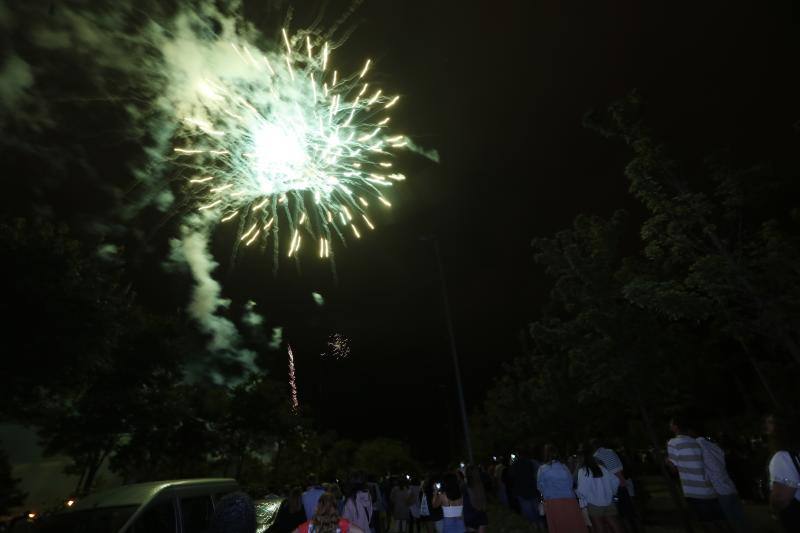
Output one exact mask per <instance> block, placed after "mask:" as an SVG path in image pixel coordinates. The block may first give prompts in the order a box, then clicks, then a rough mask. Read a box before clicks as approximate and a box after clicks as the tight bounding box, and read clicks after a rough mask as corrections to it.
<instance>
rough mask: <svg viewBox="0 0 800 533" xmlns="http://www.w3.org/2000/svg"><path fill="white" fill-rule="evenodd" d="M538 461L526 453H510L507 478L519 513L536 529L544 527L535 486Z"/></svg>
mask: <svg viewBox="0 0 800 533" xmlns="http://www.w3.org/2000/svg"><path fill="white" fill-rule="evenodd" d="M538 470H539V462H538V461H536V460H535V459H532V458H529V457H528V454H527V453H524V452H521V453H520V454H519V455H515V454H513V453H512V454H511V464H510V465H509V467H508V478H509V481H510V483H511V487H512V491H513V494H514V498H515V499H516V501H517V502H518V503H519V509H520V513H522V516H523V517H525V519H526V520H527V521H528V522H529V523H530V524H531V525H532V526H533V527H534V529H536V530H540V529H544V518H542V515H540V514H539V509H538V507H539V505H538V503H539V491H538V490H537V488H536V473H537V471H538Z"/></svg>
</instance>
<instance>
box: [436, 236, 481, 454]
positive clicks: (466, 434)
mask: <svg viewBox="0 0 800 533" xmlns="http://www.w3.org/2000/svg"><path fill="white" fill-rule="evenodd" d="M431 240H433V249H434V251H435V252H436V263H437V264H438V265H439V280H440V281H441V285H442V301H443V302H444V318H445V322H447V333H448V335H449V336H450V353H451V355H452V356H453V371H454V372H455V374H456V386H457V387H458V404H459V406H460V407H461V422H462V423H463V424H464V440H465V442H466V444H467V457H468V458H469V463H470V464H474V463H475V461H474V458H473V456H472V441H471V440H470V438H469V423H468V422H467V407H466V405H465V404H464V388H463V387H462V385H461V369H460V367H459V364H458V351H457V349H456V335H455V333H454V331H453V319H452V317H451V315H450V299H449V298H448V297H447V281H446V279H445V275H444V264H443V263H442V253H441V251H440V250H439V240H438V239H437V238H436V237H435V236H434V237H431Z"/></svg>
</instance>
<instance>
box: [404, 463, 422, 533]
mask: <svg viewBox="0 0 800 533" xmlns="http://www.w3.org/2000/svg"><path fill="white" fill-rule="evenodd" d="M406 479H408V480H409V481H408V501H409V504H408V512H409V515H410V516H409V522H408V523H409V528H408V530H409V531H410V532H412V533H413V531H414V529H415V526H416V528H417V529H419V518H420V515H419V511H420V509H419V499H420V492H421V488H420V483H419V480H418V479H417V477H416V476H406Z"/></svg>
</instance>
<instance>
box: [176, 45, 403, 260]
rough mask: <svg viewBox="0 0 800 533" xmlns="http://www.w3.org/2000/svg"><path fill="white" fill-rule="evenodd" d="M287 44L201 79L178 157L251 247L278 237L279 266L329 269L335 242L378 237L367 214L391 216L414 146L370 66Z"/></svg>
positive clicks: (209, 204) (208, 202) (248, 50)
mask: <svg viewBox="0 0 800 533" xmlns="http://www.w3.org/2000/svg"><path fill="white" fill-rule="evenodd" d="M281 37H282V39H281V43H280V48H277V49H274V50H270V51H266V52H262V51H259V50H257V49H255V48H254V47H251V46H249V45H247V44H242V43H238V44H237V43H233V42H231V43H229V44H230V48H231V50H232V51H233V52H234V53H235V59H234V60H235V61H238V62H240V63H241V64H240V65H239V66H240V67H244V68H238V69H230V70H229V71H227V74H225V75H218V74H210V73H208V75H207V76H206V77H204V78H203V79H199V80H197V84H196V87H195V91H196V93H197V94H196V96H197V98H196V100H195V103H194V104H193V105H191V106H189V109H188V110H187V113H186V116H184V117H183V128H182V130H181V134H180V135H179V146H176V147H175V148H174V154H175V156H176V159H177V161H178V162H179V164H180V165H182V166H183V167H185V168H186V169H188V170H189V171H190V172H191V175H190V177H189V179H188V181H189V184H190V185H191V187H192V189H193V190H194V191H195V192H196V193H197V195H198V197H199V199H200V201H199V202H198V209H199V210H201V211H204V212H207V213H213V216H215V217H217V219H218V221H219V222H220V223H224V222H227V221H230V220H234V219H239V220H240V221H241V227H242V228H244V229H245V230H244V231H243V232H242V233H241V234H240V235H239V240H240V241H241V243H242V244H245V245H246V246H250V245H251V244H253V243H254V242H257V241H259V240H262V239H269V238H270V237H272V239H273V246H274V250H275V254H276V256H277V254H278V253H283V254H285V256H286V257H296V256H297V255H298V254H300V253H303V252H306V251H307V252H308V253H312V254H314V255H315V256H317V257H318V258H320V259H322V260H325V259H328V258H330V257H331V256H332V255H333V244H334V242H335V240H339V241H342V242H343V241H344V240H345V239H346V237H347V236H351V237H355V238H356V239H359V238H361V236H362V235H363V233H364V232H365V231H371V230H373V229H374V228H375V223H374V220H375V219H374V218H371V217H370V215H368V210H369V209H370V207H372V206H374V207H376V208H378V209H385V208H388V207H390V206H391V202H389V200H387V199H386V198H385V192H386V191H387V189H388V188H390V187H391V186H392V185H393V183H394V182H396V181H402V180H404V179H405V176H404V175H403V174H401V173H399V172H397V171H395V170H394V169H393V153H394V152H395V151H396V150H399V149H403V148H404V147H406V146H408V144H407V139H406V138H405V136H403V135H398V134H396V133H394V134H390V133H389V124H390V122H391V120H390V119H391V117H390V115H389V112H390V110H393V109H394V107H395V106H396V104H397V102H398V100H399V96H396V95H395V96H390V95H386V94H384V92H383V91H382V90H381V89H380V88H378V87H375V86H374V85H373V84H371V83H370V82H369V81H368V79H369V74H370V71H371V67H372V61H371V60H369V59H367V60H366V61H365V62H364V63H363V66H362V67H360V68H359V69H358V70H357V71H356V72H354V73H350V74H345V73H342V72H340V71H338V70H337V69H336V68H335V66H334V65H333V62H332V53H331V52H332V50H331V47H330V45H329V43H327V42H325V41H322V39H321V38H317V37H315V36H314V35H312V34H310V33H299V34H297V35H295V36H290V34H289V33H288V32H287V31H286V30H283V31H282V33H281ZM232 73H235V74H232ZM283 227H285V228H286V229H285V237H284V238H283V239H280V234H282V232H281V229H282V228H283ZM262 242H264V241H262ZM279 250H280V252H279Z"/></svg>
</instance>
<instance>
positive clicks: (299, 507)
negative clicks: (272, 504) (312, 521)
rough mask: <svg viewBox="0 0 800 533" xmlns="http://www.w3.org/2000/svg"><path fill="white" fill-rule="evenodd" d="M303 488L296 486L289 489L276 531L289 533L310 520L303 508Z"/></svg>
mask: <svg viewBox="0 0 800 533" xmlns="http://www.w3.org/2000/svg"><path fill="white" fill-rule="evenodd" d="M302 496H303V489H302V488H300V487H294V488H292V489H291V490H290V491H289V496H288V497H287V498H286V500H284V501H283V503H282V504H281V508H280V510H279V511H278V518H277V522H276V524H275V531H276V533H288V532H290V531H294V530H295V528H296V527H297V526H298V525H300V524H302V523H303V522H305V521H306V520H308V517H307V516H306V512H305V510H304V509H303V499H302Z"/></svg>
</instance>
